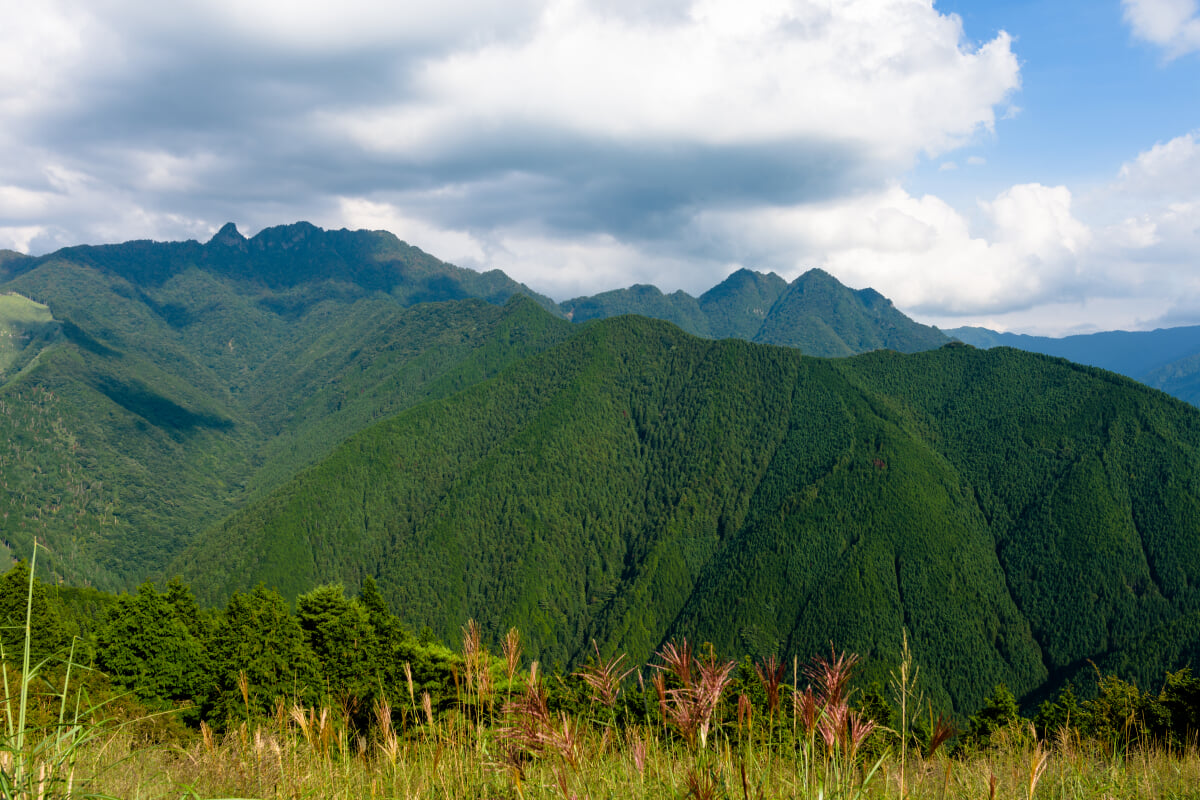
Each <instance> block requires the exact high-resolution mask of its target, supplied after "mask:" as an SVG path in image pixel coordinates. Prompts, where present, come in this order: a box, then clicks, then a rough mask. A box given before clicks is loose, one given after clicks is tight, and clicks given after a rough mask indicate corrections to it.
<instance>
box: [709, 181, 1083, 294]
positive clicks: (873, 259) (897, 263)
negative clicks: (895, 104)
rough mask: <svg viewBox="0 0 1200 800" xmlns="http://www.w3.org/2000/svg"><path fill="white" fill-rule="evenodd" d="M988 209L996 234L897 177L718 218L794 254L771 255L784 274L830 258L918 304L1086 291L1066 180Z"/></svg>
mask: <svg viewBox="0 0 1200 800" xmlns="http://www.w3.org/2000/svg"><path fill="white" fill-rule="evenodd" d="M982 212H983V214H984V216H985V218H986V221H987V223H988V225H989V227H990V230H989V231H986V232H985V233H987V234H989V235H988V236H986V237H985V235H983V233H976V232H972V231H971V229H970V227H971V226H970V224H969V222H968V220H967V219H966V218H965V217H964V216H963V215H962V214H961V213H959V212H958V211H957V210H955V209H954V208H952V207H951V206H949V205H948V204H947V203H945V202H944V201H943V200H941V199H939V198H937V197H934V196H930V195H926V196H922V197H913V196H912V195H910V194H908V193H907V192H906V191H904V189H902V188H901V187H900V186H899V185H892V186H890V187H888V188H887V189H885V190H883V191H879V192H873V193H869V194H864V195H862V196H859V197H856V198H851V199H841V200H836V201H833V202H830V203H825V204H819V205H807V206H796V207H791V208H775V209H753V210H748V211H739V212H737V213H736V214H731V215H713V216H712V217H711V218H710V220H709V222H710V223H711V224H713V225H718V226H720V227H721V229H722V233H723V234H724V235H726V236H740V237H742V238H743V239H744V240H745V241H746V242H747V246H748V247H753V246H757V247H759V248H762V250H761V252H762V255H763V256H765V255H766V253H767V252H768V251H772V250H773V251H774V252H777V253H788V254H789V255H790V258H791V259H792V263H791V264H786V265H785V264H781V263H771V264H770V266H771V267H772V268H776V269H778V270H779V271H781V274H786V275H788V276H789V277H791V276H795V275H797V274H799V273H800V272H802V271H804V270H805V269H808V268H810V267H821V268H823V269H826V270H827V271H829V272H830V273H832V274H834V275H835V276H837V277H838V278H839V279H841V280H842V281H843V282H845V283H847V284H849V285H851V286H858V287H861V286H871V287H874V288H875V289H877V290H879V291H880V292H882V293H883V294H884V295H886V296H887V297H889V298H891V299H892V300H894V301H895V302H896V304H897V305H898V306H899V307H900V308H902V309H907V310H909V311H912V312H924V313H939V314H981V313H989V312H998V311H1007V310H1010V309H1014V308H1024V307H1028V306H1031V305H1036V304H1038V303H1045V302H1050V301H1052V300H1057V299H1060V298H1061V297H1062V296H1063V295H1064V294H1073V293H1075V292H1077V291H1078V290H1079V287H1078V286H1077V285H1076V284H1077V282H1078V273H1077V268H1078V259H1079V256H1080V253H1081V252H1082V251H1083V250H1084V249H1085V248H1086V247H1087V245H1088V242H1089V240H1090V232H1089V231H1088V229H1087V227H1086V226H1085V225H1084V224H1083V223H1081V222H1080V221H1079V220H1077V219H1076V218H1075V217H1074V216H1073V215H1072V212H1071V194H1070V192H1069V191H1068V190H1067V189H1066V188H1065V187H1061V186H1059V187H1047V186H1041V185H1039V184H1026V185H1020V186H1014V187H1012V188H1011V189H1008V190H1006V191H1005V192H1003V193H1001V194H1000V195H999V196H998V197H996V199H995V200H993V201H992V202H991V203H988V204H985V205H984V206H983V208H982ZM755 242H757V243H758V244H757V245H752V244H751V243H755Z"/></svg>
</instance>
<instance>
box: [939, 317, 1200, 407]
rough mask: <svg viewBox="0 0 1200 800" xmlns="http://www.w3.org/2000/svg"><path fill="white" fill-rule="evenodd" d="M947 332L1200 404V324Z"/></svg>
mask: <svg viewBox="0 0 1200 800" xmlns="http://www.w3.org/2000/svg"><path fill="white" fill-rule="evenodd" d="M947 334H948V335H950V336H952V337H954V338H955V339H958V340H959V341H962V342H966V343H967V344H970V345H974V346H975V347H1015V348H1017V349H1019V350H1027V351H1029V352H1032V353H1045V354H1046V355H1052V356H1059V357H1061V358H1066V359H1070V360H1071V361H1075V362H1077V363H1079V364H1089V365H1091V366H1094V367H1101V368H1103V369H1108V370H1112V371H1113V372H1119V373H1120V374H1122V375H1126V376H1128V377H1130V378H1133V379H1134V380H1137V381H1141V382H1142V383H1145V384H1146V385H1147V386H1153V387H1154V388H1156V389H1161V390H1162V391H1164V392H1167V393H1168V394H1171V395H1174V396H1175V397H1178V398H1179V399H1181V400H1184V401H1186V402H1189V403H1191V404H1192V405H1200V325H1193V326H1186V327H1179V328H1159V329H1157V330H1153V331H1104V332H1102V333H1089V334H1077V335H1074V336H1064V337H1062V338H1057V339H1056V338H1051V337H1046V336H1029V335H1026V334H1016V333H999V332H997V331H992V330H988V329H987V328H955V329H954V330H951V331H947Z"/></svg>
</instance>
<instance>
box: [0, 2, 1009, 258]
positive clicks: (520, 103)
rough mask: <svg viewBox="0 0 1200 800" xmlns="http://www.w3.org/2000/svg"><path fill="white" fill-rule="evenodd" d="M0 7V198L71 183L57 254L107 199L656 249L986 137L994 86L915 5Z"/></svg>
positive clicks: (990, 52) (58, 217) (858, 187)
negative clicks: (724, 212) (721, 219)
mask: <svg viewBox="0 0 1200 800" xmlns="http://www.w3.org/2000/svg"><path fill="white" fill-rule="evenodd" d="M19 13H20V14H21V15H22V16H21V17H20V18H19V19H17V20H16V22H17V23H18V24H15V25H11V26H6V27H5V28H4V29H3V31H0V53H4V54H5V55H2V56H0V59H3V60H2V61H0V75H2V77H3V78H4V80H3V81H0V144H7V145H10V146H9V147H7V148H6V154H8V155H9V156H10V157H9V158H7V159H6V162H5V163H4V164H3V165H0V185H5V186H12V187H15V188H17V189H22V190H26V191H41V190H43V189H44V188H45V170H46V166H47V164H57V165H60V166H62V167H64V168H66V169H70V170H74V171H76V172H78V173H81V174H86V175H87V176H88V178H89V180H88V187H89V193H88V194H87V195H86V196H87V197H89V198H91V199H92V200H95V201H96V203H97V204H96V205H95V206H88V207H85V206H84V205H83V204H82V203H72V202H60V203H58V204H57V205H56V206H55V209H58V213H57V214H54V213H53V210H52V211H51V216H52V217H53V218H47V219H46V220H44V221H45V222H46V223H47V224H48V227H53V228H55V229H57V230H59V231H61V232H62V233H63V235H64V236H65V237H66V238H68V239H70V238H75V239H76V240H79V241H82V240H85V239H86V238H87V237H88V236H91V235H94V233H95V232H96V231H97V230H98V229H100V228H102V227H105V225H104V224H103V223H102V222H101V218H102V217H103V216H104V215H105V214H106V213H107V212H106V207H109V208H122V207H125V206H127V205H128V201H132V202H133V203H134V204H136V205H138V206H139V207H142V208H146V209H156V213H157V214H160V215H162V218H163V219H167V218H168V215H175V216H178V217H179V218H180V219H185V220H206V221H207V222H208V224H209V225H210V226H214V227H215V226H218V225H220V224H221V223H222V222H223V221H225V220H227V219H230V218H235V219H237V221H239V222H240V223H242V224H243V225H248V226H253V225H254V224H256V223H258V224H270V223H273V222H280V221H287V220H288V219H290V218H296V217H300V218H312V217H318V216H322V215H325V214H328V213H329V212H330V211H331V210H332V209H337V208H340V207H341V202H342V198H358V199H360V200H362V201H364V202H374V203H386V204H389V205H391V206H394V207H396V208H398V209H401V211H402V216H403V217H404V218H406V219H409V220H417V219H423V220H424V221H425V222H426V224H427V225H429V226H431V227H432V228H437V229H439V230H460V231H462V230H466V231H471V233H472V235H473V236H477V237H480V238H486V236H485V234H486V232H487V230H488V229H492V228H495V229H497V230H499V229H501V228H503V229H504V230H516V229H520V230H522V231H524V232H529V231H540V232H541V233H540V234H539V235H545V236H546V237H548V238H551V239H560V238H568V237H571V236H589V237H601V238H602V237H604V236H610V237H613V238H614V240H619V241H622V242H628V243H632V244H636V245H637V246H639V247H657V246H658V244H660V243H663V242H668V241H669V240H670V239H671V238H672V237H675V236H678V235H679V233H680V231H681V229H682V228H683V227H686V225H687V224H688V221H689V220H690V219H691V217H692V216H693V215H694V214H695V213H696V212H698V211H700V210H704V209H708V208H721V207H724V208H729V207H734V208H736V207H752V206H755V205H759V204H763V203H767V204H785V205H786V204H791V203H804V202H814V201H824V200H828V199H830V198H834V197H838V196H842V195H844V194H846V193H847V192H858V191H863V190H866V189H869V188H871V187H873V186H879V185H881V183H882V182H884V181H886V180H887V179H888V178H889V177H890V176H891V175H893V174H895V173H896V172H897V171H898V170H904V169H907V168H908V167H909V166H911V165H912V163H913V162H914V161H915V160H917V159H919V158H922V157H924V156H931V157H933V156H936V155H937V154H941V153H945V152H948V151H950V150H953V149H954V148H955V147H957V146H959V145H961V144H962V143H964V142H968V141H971V140H972V138H973V137H975V136H977V135H978V134H979V132H981V131H987V130H989V129H990V128H991V127H992V126H993V125H994V123H995V117H996V112H995V110H994V109H995V107H996V106H997V105H998V104H1003V103H1005V102H1007V101H1006V98H1008V97H1009V96H1010V95H1011V93H1012V92H1013V91H1015V90H1016V89H1017V88H1018V86H1019V81H1020V78H1019V68H1018V64H1017V60H1016V57H1015V55H1014V54H1013V52H1012V47H1011V45H1012V43H1011V40H1010V39H1009V37H1008V36H1007V35H1006V34H1003V33H1000V34H998V35H996V36H995V37H994V38H993V39H991V40H990V41H986V42H983V43H981V44H975V43H972V42H970V41H968V40H967V39H966V37H965V35H964V32H963V30H962V24H961V20H959V18H958V17H956V16H954V15H943V14H939V13H938V12H937V11H936V10H935V9H934V8H933V7H932V5H931V4H930V3H928V2H919V1H914V0H854V1H853V2H838V3H826V2H815V1H809V0H757V1H756V2H741V1H738V2H735V0H692V1H690V2H688V1H685V0H655V1H653V2H636V3H635V2H632V0H619V1H617V2H608V3H603V2H584V1H583V0H517V1H516V2H512V1H508V2H503V3H501V2H495V1H494V0H493V1H490V2H485V1H483V0H447V2H444V3H437V4H415V3H408V4H403V3H402V4H395V3H384V2H382V1H381V0H347V2H346V3H342V4H340V5H338V6H337V7H336V9H334V8H332V7H331V8H329V9H324V8H321V7H314V6H311V5H306V4H300V5H297V4H294V3H287V4H285V3H282V2H276V1H275V0H268V1H266V2H262V3H249V4H247V3H242V2H233V0H214V1H212V2H200V0H185V1H184V2H181V3H179V4H174V5H172V6H171V7H170V8H169V9H168V8H166V7H163V8H162V9H158V8H157V7H155V8H148V7H146V6H145V5H144V4H142V3H135V2H132V0H108V1H107V2H105V3H101V4H96V3H88V2H83V0H49V1H48V2H46V3H44V4H42V3H39V4H33V6H32V7H31V8H30V9H27V10H23V11H21V12H19ZM106 193H107V194H110V195H111V196H112V198H113V200H112V202H110V203H106V202H103V201H100V200H99V197H100V196H101V195H104V194H106ZM269 213H277V214H281V215H282V214H288V215H289V216H282V217H279V218H276V219H266V216H267V215H268V214H269ZM93 218H94V221H89V220H90V219H93ZM4 221H5V220H4V219H3V218H0V223H3V222H4ZM108 227H110V228H114V229H116V228H121V227H122V226H120V225H108ZM193 227H194V225H193V223H192V222H188V223H186V224H185V225H184V229H186V230H188V231H190V230H191V229H192V228H193Z"/></svg>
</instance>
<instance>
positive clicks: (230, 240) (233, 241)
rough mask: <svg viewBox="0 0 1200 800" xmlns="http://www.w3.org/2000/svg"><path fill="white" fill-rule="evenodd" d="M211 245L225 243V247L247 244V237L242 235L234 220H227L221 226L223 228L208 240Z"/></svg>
mask: <svg viewBox="0 0 1200 800" xmlns="http://www.w3.org/2000/svg"><path fill="white" fill-rule="evenodd" d="M208 244H209V246H212V245H223V246H225V247H239V246H242V245H245V244H246V237H245V236H242V234H241V232H239V231H238V229H237V225H234V224H233V223H232V222H226V223H225V224H224V225H222V226H221V230H219V231H217V232H216V234H215V235H214V236H213V237H212V238H211V239H209V240H208Z"/></svg>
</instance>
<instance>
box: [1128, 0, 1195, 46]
mask: <svg viewBox="0 0 1200 800" xmlns="http://www.w3.org/2000/svg"><path fill="white" fill-rule="evenodd" d="M1121 5H1122V6H1123V7H1124V9H1125V21H1126V22H1128V23H1129V25H1130V27H1131V28H1132V29H1133V33H1134V35H1135V36H1137V37H1138V38H1139V39H1144V40H1145V41H1147V42H1150V43H1152V44H1156V45H1158V46H1159V47H1161V48H1163V49H1164V50H1165V51H1166V54H1167V57H1168V58H1176V57H1178V56H1181V55H1184V54H1186V53H1190V52H1192V51H1193V50H1200V14H1198V12H1197V4H1196V0H1121Z"/></svg>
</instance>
